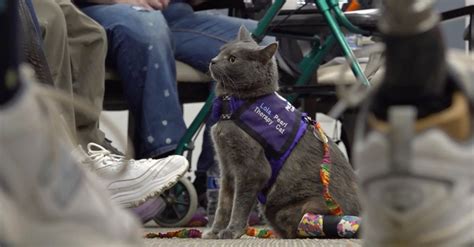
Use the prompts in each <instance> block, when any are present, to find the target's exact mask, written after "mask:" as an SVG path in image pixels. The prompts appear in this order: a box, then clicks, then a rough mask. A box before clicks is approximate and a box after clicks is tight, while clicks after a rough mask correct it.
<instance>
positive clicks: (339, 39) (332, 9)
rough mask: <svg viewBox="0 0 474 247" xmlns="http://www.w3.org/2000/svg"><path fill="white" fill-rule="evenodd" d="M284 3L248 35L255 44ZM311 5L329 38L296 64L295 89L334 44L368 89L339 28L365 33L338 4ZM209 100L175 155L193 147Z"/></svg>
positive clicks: (320, 1)
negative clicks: (326, 28) (322, 19)
mask: <svg viewBox="0 0 474 247" xmlns="http://www.w3.org/2000/svg"><path fill="white" fill-rule="evenodd" d="M285 2H286V1H285V0H275V2H274V3H273V4H272V6H271V7H270V8H269V9H268V11H267V12H266V13H265V15H264V16H263V18H262V19H261V20H260V21H259V23H258V25H257V28H256V29H255V30H254V31H253V32H252V36H253V37H254V38H255V40H257V41H261V40H262V39H263V37H264V36H265V35H266V33H267V31H268V28H269V27H270V23H271V22H272V21H273V19H274V18H275V16H277V15H278V13H279V12H280V10H281V8H282V7H283V5H284V4H285ZM314 3H315V4H316V6H317V7H318V10H319V11H320V12H321V14H322V15H323V16H324V19H325V20H326V22H327V23H328V26H329V28H330V30H331V35H329V36H328V37H327V38H326V39H325V41H324V43H322V44H321V43H319V42H316V43H315V44H314V45H313V48H312V50H311V51H310V52H309V53H308V55H306V56H305V57H304V58H303V59H302V61H301V62H300V63H299V68H300V69H301V72H302V73H301V75H300V76H299V77H298V79H297V81H296V83H295V85H296V86H302V85H305V84H306V83H307V82H308V81H309V80H310V79H311V77H312V75H313V74H314V72H315V71H317V69H318V68H319V66H320V65H321V63H322V61H323V59H324V57H325V56H326V55H327V54H328V52H329V51H330V50H331V49H332V48H333V47H334V46H335V45H336V44H337V45H339V46H340V47H341V48H342V50H343V53H344V56H345V58H346V60H347V62H348V63H349V64H350V67H351V70H352V72H353V74H354V76H355V77H356V78H358V80H359V81H360V82H362V83H363V84H364V85H366V86H370V82H369V80H368V79H367V77H366V76H365V74H364V72H363V71H362V68H361V66H360V64H359V62H358V61H357V58H356V57H355V55H354V53H353V52H352V50H351V48H350V46H349V44H348V43H347V40H346V39H345V36H344V33H343V32H342V30H341V27H344V28H346V29H347V30H348V31H349V32H352V33H356V34H363V35H367V32H366V31H364V30H361V29H360V28H358V27H356V26H354V25H353V24H352V23H351V22H350V21H349V20H348V19H347V17H346V16H345V15H344V12H343V11H342V10H341V9H340V8H339V4H338V0H314ZM296 98H297V95H289V96H288V97H287V99H288V100H289V101H290V102H292V101H294V100H295V99H296ZM213 99H214V92H211V94H210V95H209V97H208V98H207V100H206V102H205V104H204V106H203V107H202V108H201V110H200V111H199V113H198V115H197V116H196V118H195V119H194V121H193V122H192V123H191V125H190V126H189V128H188V130H187V131H186V133H185V134H184V136H183V137H182V138H181V140H180V142H179V144H178V148H177V149H176V154H181V155H182V154H183V153H184V151H186V150H190V149H191V147H192V146H193V145H190V143H191V141H192V138H193V136H194V135H195V134H196V133H197V131H198V130H199V128H200V126H201V125H202V124H203V123H204V121H205V119H206V117H207V116H208V115H209V113H210V111H211V108H212V101H213Z"/></svg>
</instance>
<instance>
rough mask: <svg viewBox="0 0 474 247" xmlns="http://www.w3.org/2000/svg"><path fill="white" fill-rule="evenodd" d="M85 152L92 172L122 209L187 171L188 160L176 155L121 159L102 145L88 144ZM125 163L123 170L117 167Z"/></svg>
mask: <svg viewBox="0 0 474 247" xmlns="http://www.w3.org/2000/svg"><path fill="white" fill-rule="evenodd" d="M87 153H88V157H89V158H90V161H91V163H90V164H91V165H92V168H93V171H94V173H96V174H97V175H98V176H99V177H101V178H102V180H103V182H104V183H105V186H106V187H107V189H108V190H109V192H110V194H111V195H112V201H114V202H116V203H118V204H120V205H122V206H123V207H126V208H133V207H137V206H140V205H141V204H143V203H144V202H146V201H147V200H148V199H150V198H156V197H158V196H159V195H160V194H161V193H163V192H164V191H165V190H167V189H169V188H171V186H173V185H175V184H176V183H177V182H178V180H179V179H180V178H181V177H182V176H183V175H184V173H186V171H187V170H188V166H189V165H188V161H187V160H186V158H184V157H183V156H180V155H170V156H168V157H166V158H162V159H140V160H134V159H129V160H127V159H125V156H123V155H118V154H112V153H111V152H110V151H108V150H107V149H105V148H103V147H102V146H100V145H98V144H95V143H89V144H88V145H87ZM124 166H126V170H125V171H124V172H123V173H122V174H120V175H118V176H116V175H117V174H118V173H120V170H121V169H123V167H124Z"/></svg>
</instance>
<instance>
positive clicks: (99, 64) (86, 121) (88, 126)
mask: <svg viewBox="0 0 474 247" xmlns="http://www.w3.org/2000/svg"><path fill="white" fill-rule="evenodd" d="M55 1H56V2H57V3H58V4H59V6H60V7H61V9H62V11H63V13H64V16H65V17H66V23H67V34H68V43H69V51H70V56H71V63H72V79H73V89H74V93H75V95H76V96H79V97H81V98H82V99H84V100H86V101H87V102H88V103H89V104H92V105H93V106H94V108H95V109H94V110H95V111H97V112H101V111H102V103H103V98H104V77H105V57H106V55H107V36H106V33H105V30H104V29H103V28H102V27H101V26H100V25H99V24H98V23H96V22H95V21H94V20H92V19H91V18H89V17H88V16H86V15H85V14H83V13H82V12H81V11H80V10H79V9H78V8H76V7H75V6H74V5H73V4H72V3H71V1H70V0H55ZM76 127H77V135H78V138H79V142H80V143H81V144H82V145H86V144H87V143H89V142H95V143H99V144H102V143H103V142H104V138H105V135H104V134H103V132H101V131H100V130H99V119H98V117H91V116H86V115H84V114H82V113H81V112H78V111H76Z"/></svg>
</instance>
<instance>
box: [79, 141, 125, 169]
mask: <svg viewBox="0 0 474 247" xmlns="http://www.w3.org/2000/svg"><path fill="white" fill-rule="evenodd" d="M87 153H88V154H89V158H91V159H92V161H94V163H96V164H107V165H109V164H117V163H121V164H124V163H127V160H126V159H125V156H123V155H119V154H113V153H111V152H110V151H109V150H107V149H105V148H104V147H102V146H100V145H99V144H96V143H89V144H87ZM130 161H133V160H130Z"/></svg>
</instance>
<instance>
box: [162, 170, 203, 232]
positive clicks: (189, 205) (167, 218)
mask: <svg viewBox="0 0 474 247" xmlns="http://www.w3.org/2000/svg"><path fill="white" fill-rule="evenodd" d="M161 198H163V200H164V201H165V203H166V207H165V209H164V210H163V211H162V212H161V213H160V214H159V215H157V216H155V217H154V218H153V220H154V221H155V222H156V223H157V224H158V225H160V226H164V227H181V226H184V225H186V224H187V223H188V222H189V221H190V220H191V218H192V217H193V215H194V213H195V212H196V209H197V206H198V198H197V193H196V189H194V186H193V184H192V183H191V181H189V179H187V178H186V177H183V178H181V179H180V180H179V181H178V183H176V184H175V185H174V186H173V187H172V188H171V189H169V190H167V191H165V192H163V194H161Z"/></svg>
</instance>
